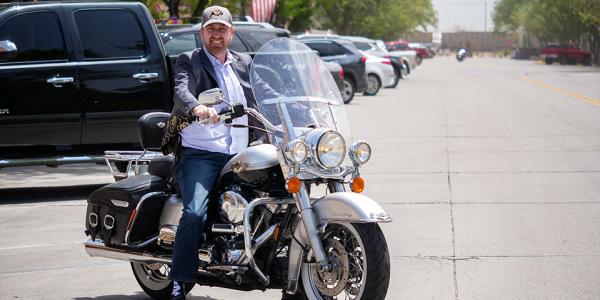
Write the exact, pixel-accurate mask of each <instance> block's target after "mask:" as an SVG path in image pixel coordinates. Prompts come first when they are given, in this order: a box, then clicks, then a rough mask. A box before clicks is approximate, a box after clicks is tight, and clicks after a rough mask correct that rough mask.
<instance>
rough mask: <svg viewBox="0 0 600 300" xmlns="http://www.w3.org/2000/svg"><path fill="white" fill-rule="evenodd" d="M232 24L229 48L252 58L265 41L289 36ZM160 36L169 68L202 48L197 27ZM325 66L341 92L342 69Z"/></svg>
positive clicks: (255, 25) (262, 27)
mask: <svg viewBox="0 0 600 300" xmlns="http://www.w3.org/2000/svg"><path fill="white" fill-rule="evenodd" d="M233 24H234V26H235V35H234V36H233V40H232V41H231V45H230V47H229V48H230V49H231V50H234V51H238V52H242V53H246V54H248V55H250V56H252V57H254V54H255V53H256V51H257V50H258V49H259V48H260V47H261V46H262V45H264V43H266V42H267V41H270V40H272V39H274V38H278V37H289V36H290V34H289V31H287V30H285V29H282V28H276V27H273V26H272V25H270V24H269V25H270V26H266V25H265V24H266V23H253V22H241V21H234V22H233ZM160 36H161V39H162V41H163V43H164V45H165V50H166V52H167V56H168V57H169V61H170V62H171V64H170V68H173V67H174V66H175V62H176V61H177V57H179V54H181V53H183V52H185V51H190V50H192V49H195V48H198V47H202V46H203V43H202V39H201V38H200V26H199V25H198V26H197V25H194V26H190V27H186V28H174V29H173V30H164V31H162V32H161V33H160ZM325 66H326V67H327V69H328V70H329V72H330V73H331V75H332V76H333V79H334V80H335V82H336V83H337V85H338V87H339V88H340V91H341V90H342V89H343V87H344V81H343V76H344V74H343V71H342V68H341V67H340V66H339V65H338V64H337V63H334V62H325Z"/></svg>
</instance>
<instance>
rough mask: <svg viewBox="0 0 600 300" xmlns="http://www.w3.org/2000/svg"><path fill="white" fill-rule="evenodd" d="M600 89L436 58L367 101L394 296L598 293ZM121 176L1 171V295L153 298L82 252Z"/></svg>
mask: <svg viewBox="0 0 600 300" xmlns="http://www.w3.org/2000/svg"><path fill="white" fill-rule="evenodd" d="M599 83H600V70H599V69H598V68H590V67H583V66H558V65H550V66H549V65H544V64H542V63H540V62H534V61H515V60H509V59H500V58H481V57H475V58H467V60H466V61H465V62H463V63H459V62H457V61H456V59H454V58H453V57H435V58H434V59H431V60H425V61H424V62H423V64H422V65H421V66H420V67H419V68H418V69H416V70H415V72H413V74H411V76H410V77H409V78H408V79H407V80H403V81H401V82H400V84H399V85H398V86H397V87H396V88H394V89H382V90H381V91H380V92H379V94H378V95H377V96H373V97H366V96H356V98H355V99H354V100H353V101H352V103H351V104H349V105H348V106H347V111H348V113H349V116H350V120H351V122H352V127H353V133H354V137H355V138H356V139H363V140H366V141H368V142H370V143H371V145H372V147H373V155H374V156H373V158H372V160H371V161H370V162H369V163H368V164H367V166H366V167H365V168H364V170H363V172H362V175H363V177H364V178H365V181H366V189H365V193H366V194H367V195H369V196H370V197H372V198H374V199H375V200H376V201H378V202H379V203H380V204H382V205H383V207H384V208H385V209H386V210H387V211H388V213H389V214H390V215H391V216H392V218H393V220H394V221H393V222H392V223H388V224H383V225H382V228H383V230H384V232H385V234H386V237H387V241H388V246H389V249H390V257H391V264H392V270H391V272H392V276H391V283H390V288H389V290H388V297H387V299H393V300H396V299H598V298H600V290H599V289H598V286H600V218H599V217H598V216H599V215H600V184H598V182H600V89H598V84H599ZM110 181H111V177H110V176H108V175H107V173H106V170H105V167H103V166H100V165H73V166H64V167H59V168H57V169H54V168H45V167H29V168H7V169H2V170H0V235H1V236H3V237H4V238H3V239H2V240H1V241H0V266H1V268H0V291H2V292H1V293H0V299H78V300H83V299H98V300H112V299H147V297H146V296H145V294H143V292H141V289H140V288H139V287H138V285H137V283H136V281H135V279H134V277H133V275H132V274H131V269H130V267H129V264H128V263H126V262H121V261H113V260H108V259H102V258H90V257H88V256H87V255H86V253H85V251H84V249H83V246H82V242H83V241H84V239H85V235H84V233H83V230H84V228H83V221H84V212H85V197H86V193H88V192H89V190H91V189H92V188H93V187H94V186H96V185H99V184H102V183H107V182H110ZM42 187H45V188H42ZM192 295H193V296H192V297H190V299H196V300H207V299H234V298H236V297H243V298H244V299H279V298H280V291H278V290H273V291H267V292H264V293H263V292H261V291H254V292H239V291H232V290H225V289H219V288H209V287H199V286H196V287H195V288H194V290H193V291H192Z"/></svg>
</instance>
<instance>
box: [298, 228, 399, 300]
mask: <svg viewBox="0 0 600 300" xmlns="http://www.w3.org/2000/svg"><path fill="white" fill-rule="evenodd" d="M322 241H323V247H324V249H325V254H326V255H327V258H328V260H329V263H330V264H331V267H332V268H330V269H329V270H320V268H319V267H318V265H317V263H303V265H302V270H301V275H302V276H301V282H302V285H301V286H299V288H300V289H301V288H303V289H302V291H301V294H302V295H301V297H298V298H300V299H310V300H333V299H336V300H338V299H344V300H347V299H348V300H349V299H352V300H354V299H374V300H383V299H385V295H386V293H387V288H388V284H389V279H390V259H389V252H388V249H387V244H386V242H385V237H384V236H383V233H382V232H381V229H380V228H379V226H378V225H377V224H350V223H330V224H329V225H328V226H327V228H326V230H325V233H324V234H323V235H322Z"/></svg>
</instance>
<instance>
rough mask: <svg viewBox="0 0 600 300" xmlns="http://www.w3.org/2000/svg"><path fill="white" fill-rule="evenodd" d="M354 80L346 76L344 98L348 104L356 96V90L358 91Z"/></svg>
mask: <svg viewBox="0 0 600 300" xmlns="http://www.w3.org/2000/svg"><path fill="white" fill-rule="evenodd" d="M355 86H356V85H354V82H353V81H352V79H347V78H344V90H343V91H342V99H344V103H345V104H348V103H350V102H351V101H352V98H354V92H355V91H356V88H355Z"/></svg>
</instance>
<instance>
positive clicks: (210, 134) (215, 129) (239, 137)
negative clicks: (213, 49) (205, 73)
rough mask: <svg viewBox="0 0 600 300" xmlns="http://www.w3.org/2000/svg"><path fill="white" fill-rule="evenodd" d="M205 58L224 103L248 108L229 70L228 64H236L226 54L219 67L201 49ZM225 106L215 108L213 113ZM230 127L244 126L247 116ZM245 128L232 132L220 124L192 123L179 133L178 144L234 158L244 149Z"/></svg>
mask: <svg viewBox="0 0 600 300" xmlns="http://www.w3.org/2000/svg"><path fill="white" fill-rule="evenodd" d="M203 50H204V52H205V53H206V56H208V59H209V60H210V62H211V64H212V65H213V68H214V69H215V73H216V75H217V78H216V79H217V84H218V85H219V88H220V89H221V90H223V93H224V95H225V100H226V101H227V102H229V103H230V104H231V105H235V104H243V105H244V107H248V103H247V101H246V97H245V96H244V90H243V89H242V86H241V84H240V81H239V80H238V78H237V76H236V74H235V72H234V71H233V69H232V68H231V63H233V62H234V61H236V60H237V58H235V57H233V55H232V54H231V52H229V50H228V51H227V56H226V58H225V63H223V64H222V63H221V62H220V61H219V60H218V59H217V58H216V57H214V56H213V55H212V54H210V53H208V51H206V49H205V48H203ZM225 106H227V105H226V104H225V103H223V104H220V105H217V106H215V107H214V108H215V110H216V111H217V113H218V112H219V111H220V110H221V109H222V108H223V107H225ZM232 124H240V125H248V116H246V115H244V116H242V117H239V118H236V119H234V120H233V122H232ZM248 139H249V137H248V128H233V127H230V126H225V124H224V123H223V121H221V122H219V123H217V124H206V125H202V124H199V123H197V122H193V123H192V124H190V125H189V126H188V127H186V128H184V129H183V130H182V131H181V144H182V145H183V146H184V147H189V148H196V149H202V150H207V151H211V152H220V153H225V154H235V153H238V152H240V151H242V150H243V149H245V148H246V147H247V146H248Z"/></svg>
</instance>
